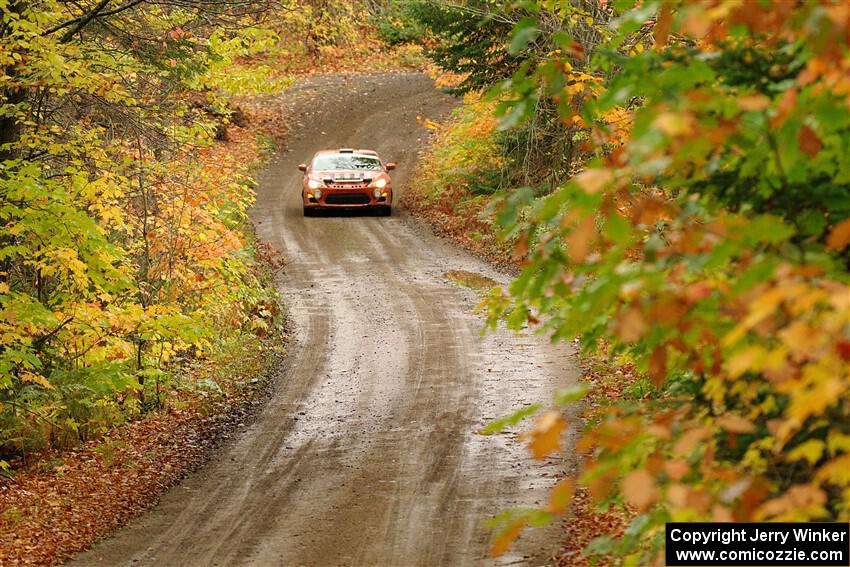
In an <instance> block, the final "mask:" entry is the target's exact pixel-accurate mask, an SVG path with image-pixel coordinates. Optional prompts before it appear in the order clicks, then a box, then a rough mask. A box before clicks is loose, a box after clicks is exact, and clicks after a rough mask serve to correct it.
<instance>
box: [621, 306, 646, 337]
mask: <svg viewBox="0 0 850 567" xmlns="http://www.w3.org/2000/svg"><path fill="white" fill-rule="evenodd" d="M647 329H649V325H648V324H647V322H646V319H644V316H643V312H642V311H641V310H640V309H638V308H637V307H631V308H630V309H628V310H626V311H623V312H622V313H620V314H619V315H618V316H617V321H616V323H615V324H614V332H615V333H617V336H618V337H620V339H622V340H623V341H625V342H627V343H631V342H634V341H636V340H638V339H639V338H641V337H642V336H643V334H644V333H645V332H646V331H647Z"/></svg>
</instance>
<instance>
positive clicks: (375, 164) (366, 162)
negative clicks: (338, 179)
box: [313, 154, 381, 171]
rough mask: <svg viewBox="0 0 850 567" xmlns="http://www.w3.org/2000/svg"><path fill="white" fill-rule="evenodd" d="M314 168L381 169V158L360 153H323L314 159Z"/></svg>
mask: <svg viewBox="0 0 850 567" xmlns="http://www.w3.org/2000/svg"><path fill="white" fill-rule="evenodd" d="M313 169H317V170H319V171H334V170H338V169H371V170H374V169H381V160H379V159H378V158H376V157H374V156H365V155H358V154H331V155H321V156H318V157H316V159H315V160H314V161H313Z"/></svg>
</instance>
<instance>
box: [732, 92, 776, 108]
mask: <svg viewBox="0 0 850 567" xmlns="http://www.w3.org/2000/svg"><path fill="white" fill-rule="evenodd" d="M768 106H770V99H769V98H767V97H766V96H764V95H763V94H755V95H746V96H741V97H738V107H739V108H740V109H741V110H747V111H749V112H754V111H757V110H764V109H765V108H767V107H768Z"/></svg>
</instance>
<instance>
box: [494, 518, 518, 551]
mask: <svg viewBox="0 0 850 567" xmlns="http://www.w3.org/2000/svg"><path fill="white" fill-rule="evenodd" d="M525 524H526V520H525V518H517V519H516V520H514V521H513V522H511V524H510V525H508V527H507V528H505V529H504V530H503V531H502V533H500V534H499V537H497V538H496V539H495V540H494V541H493V545H492V546H491V547H490V556H491V557H499V556H500V555H502V554H503V553H505V552H506V551H507V550H508V548H509V547H510V546H511V544H512V543H513V542H514V541H515V540H516V538H518V537H519V534H520V533H521V532H522V530H523V528H524V527H525Z"/></svg>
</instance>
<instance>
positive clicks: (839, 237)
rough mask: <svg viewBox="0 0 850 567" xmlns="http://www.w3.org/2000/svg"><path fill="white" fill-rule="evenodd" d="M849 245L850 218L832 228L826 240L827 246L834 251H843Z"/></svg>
mask: <svg viewBox="0 0 850 567" xmlns="http://www.w3.org/2000/svg"><path fill="white" fill-rule="evenodd" d="M848 244H850V218H848V219H844V220H843V221H841V222H840V223H838V224H837V225H835V226H834V227H832V231H830V233H829V237H828V238H827V239H826V245H827V246H828V247H829V248H831V249H832V250H843V249H844V248H845V247H846V246H847V245H848Z"/></svg>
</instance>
